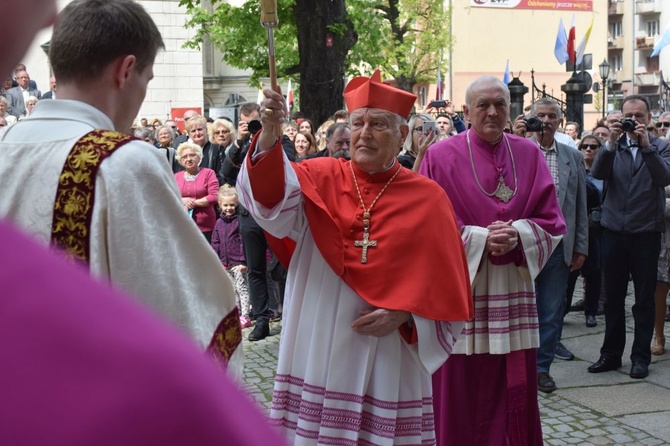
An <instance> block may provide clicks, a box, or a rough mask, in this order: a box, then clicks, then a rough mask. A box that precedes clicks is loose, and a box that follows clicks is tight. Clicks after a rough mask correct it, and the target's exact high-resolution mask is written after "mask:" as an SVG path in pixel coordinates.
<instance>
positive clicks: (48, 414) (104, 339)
mask: <svg viewBox="0 0 670 446" xmlns="http://www.w3.org/2000/svg"><path fill="white" fill-rule="evenodd" d="M0 245H1V246H2V249H1V250H0V264H2V268H1V269H0V289H2V299H0V352H2V354H0V420H2V422H0V444H4V445H10V444H21V445H44V444H48V445H69V446H72V445H75V446H76V445H125V446H128V445H138V446H139V445H142V446H144V445H168V444H169V445H176V444H182V445H187V444H188V445H205V444H240V445H244V444H248V445H257V444H267V445H270V444H272V445H274V444H282V441H281V440H280V439H279V437H278V436H277V435H276V434H275V433H274V432H272V431H271V430H270V428H269V427H268V425H267V423H266V420H265V419H264V417H263V416H262V415H261V414H260V413H259V412H258V411H257V410H256V409H255V408H254V407H253V403H252V402H251V401H250V399H249V398H248V397H247V396H245V395H244V394H242V392H241V391H240V390H239V389H238V387H237V386H236V385H235V384H233V383H232V382H230V381H229V379H228V378H227V377H226V375H225V373H224V372H223V371H222V370H219V369H218V368H217V367H216V366H215V365H214V364H213V363H211V362H210V360H209V359H207V358H206V357H205V356H204V355H203V354H202V353H200V352H198V349H197V348H196V346H195V345H193V344H192V343H191V342H190V341H189V340H188V339H187V338H186V336H185V335H183V334H181V333H179V332H178V330H177V329H175V328H172V327H170V326H168V325H167V324H166V323H165V322H163V321H162V320H160V319H159V318H158V317H156V316H154V315H152V314H150V313H149V312H148V311H147V310H146V309H144V308H141V307H140V306H139V305H138V304H137V303H136V301H135V300H132V299H130V298H126V297H124V296H121V295H119V294H118V293H117V292H114V291H113V290H111V289H110V288H109V287H108V286H106V285H103V284H100V283H97V282H94V281H93V280H92V279H91V278H89V276H88V275H87V274H86V273H85V272H84V271H83V270H80V269H79V268H78V267H75V266H73V265H69V264H66V263H65V262H64V261H63V260H62V259H61V258H59V257H58V256H57V255H55V254H54V253H50V252H48V251H46V250H45V249H44V248H42V247H40V246H38V245H37V244H36V243H34V242H32V241H30V240H28V239H27V238H26V237H25V236H24V235H22V234H20V233H19V232H18V231H16V230H15V229H13V228H11V227H10V226H9V225H8V224H7V223H5V222H0Z"/></svg>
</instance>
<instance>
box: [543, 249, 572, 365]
mask: <svg viewBox="0 0 670 446" xmlns="http://www.w3.org/2000/svg"><path fill="white" fill-rule="evenodd" d="M569 275H570V267H569V266H568V265H566V264H565V260H564V259H563V242H561V243H559V244H558V246H557V247H556V249H555V250H554V252H553V253H552V254H551V257H549V260H548V261H547V263H546V265H544V268H542V271H540V274H538V276H537V277H536V278H535V298H536V301H537V318H538V320H539V323H540V347H539V348H538V349H537V371H538V372H547V373H549V368H550V367H551V363H552V362H553V360H554V353H555V352H556V345H557V344H558V341H559V340H560V338H559V337H560V334H561V328H562V326H563V315H564V312H565V292H566V289H567V286H568V276H569Z"/></svg>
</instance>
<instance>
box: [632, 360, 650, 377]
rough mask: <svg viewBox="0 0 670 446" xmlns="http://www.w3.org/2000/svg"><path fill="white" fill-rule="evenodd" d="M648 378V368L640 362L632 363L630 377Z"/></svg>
mask: <svg viewBox="0 0 670 446" xmlns="http://www.w3.org/2000/svg"><path fill="white" fill-rule="evenodd" d="M647 376H649V366H647V364H644V363H642V362H634V363H633V365H632V366H631V368H630V377H631V378H636V379H642V378H646V377H647Z"/></svg>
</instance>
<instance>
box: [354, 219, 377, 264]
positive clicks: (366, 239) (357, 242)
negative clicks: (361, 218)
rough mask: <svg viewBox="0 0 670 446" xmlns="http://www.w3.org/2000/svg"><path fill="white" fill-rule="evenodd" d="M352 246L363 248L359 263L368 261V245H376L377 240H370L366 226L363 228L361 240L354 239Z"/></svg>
mask: <svg viewBox="0 0 670 446" xmlns="http://www.w3.org/2000/svg"><path fill="white" fill-rule="evenodd" d="M354 246H356V247H358V248H363V252H362V253H361V263H368V247H370V248H371V247H374V246H377V240H370V233H369V232H368V228H365V227H364V228H363V240H355V241H354Z"/></svg>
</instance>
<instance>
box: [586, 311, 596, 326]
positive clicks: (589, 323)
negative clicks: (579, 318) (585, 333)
mask: <svg viewBox="0 0 670 446" xmlns="http://www.w3.org/2000/svg"><path fill="white" fill-rule="evenodd" d="M597 325H598V321H597V320H596V317H595V316H592V315H590V314H587V315H586V326H587V327H589V328H593V327H595V326H597Z"/></svg>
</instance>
